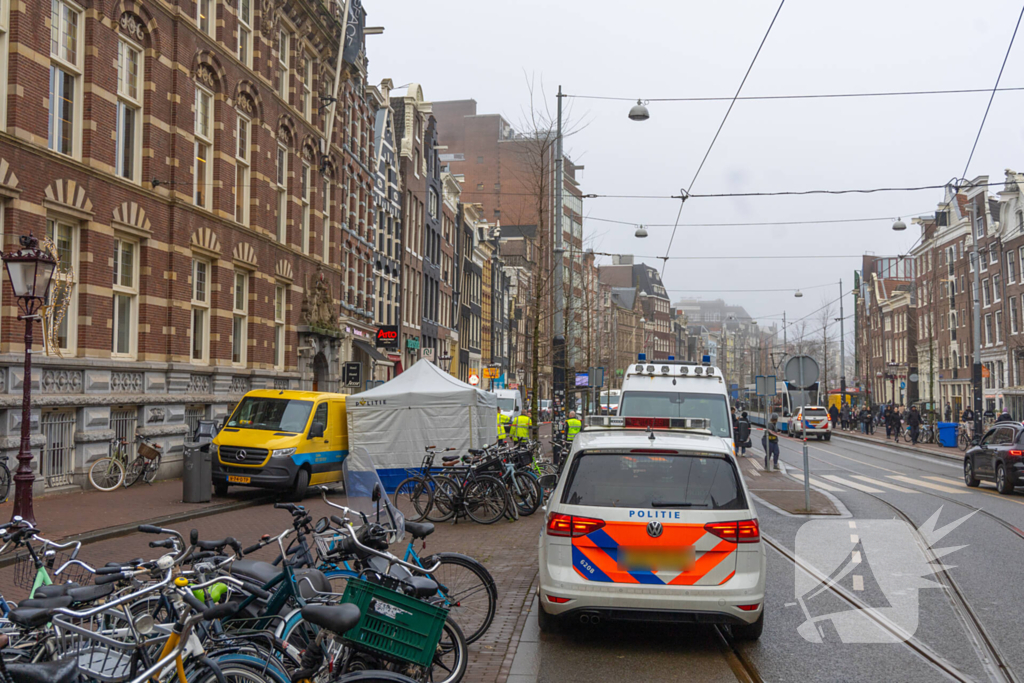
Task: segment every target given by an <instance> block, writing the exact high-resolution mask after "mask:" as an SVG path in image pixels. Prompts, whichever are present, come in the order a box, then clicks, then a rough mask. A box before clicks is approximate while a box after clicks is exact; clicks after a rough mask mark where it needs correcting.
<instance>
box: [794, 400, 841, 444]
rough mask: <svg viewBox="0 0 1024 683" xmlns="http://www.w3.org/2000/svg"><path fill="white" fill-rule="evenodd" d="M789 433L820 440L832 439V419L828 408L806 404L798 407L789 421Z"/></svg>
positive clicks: (798, 436)
mask: <svg viewBox="0 0 1024 683" xmlns="http://www.w3.org/2000/svg"><path fill="white" fill-rule="evenodd" d="M789 433H790V435H792V436H795V437H797V438H801V439H802V438H803V437H804V435H805V434H806V435H807V437H808V438H810V437H816V438H817V439H818V441H821V440H822V439H824V440H825V441H831V440H832V420H831V419H830V418H829V416H828V410H827V409H826V408H824V407H822V406H804V407H803V408H797V411H796V413H795V414H794V415H793V417H792V418H791V419H790V421H789Z"/></svg>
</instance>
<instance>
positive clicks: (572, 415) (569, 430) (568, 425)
mask: <svg viewBox="0 0 1024 683" xmlns="http://www.w3.org/2000/svg"><path fill="white" fill-rule="evenodd" d="M581 429H583V423H582V422H580V420H579V418H578V417H576V411H575V410H570V411H569V419H568V420H566V421H565V440H566V441H568V442H569V443H572V440H573V439H575V438H576V435H577V434H579V433H580V430H581Z"/></svg>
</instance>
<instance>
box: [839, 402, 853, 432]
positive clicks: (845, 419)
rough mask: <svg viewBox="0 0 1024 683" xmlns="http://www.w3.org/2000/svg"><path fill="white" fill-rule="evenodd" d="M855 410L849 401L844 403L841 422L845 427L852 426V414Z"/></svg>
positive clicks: (840, 417)
mask: <svg viewBox="0 0 1024 683" xmlns="http://www.w3.org/2000/svg"><path fill="white" fill-rule="evenodd" d="M852 412H853V410H852V409H851V408H850V404H849V403H844V404H843V408H842V410H840V411H839V422H840V424H841V425H842V428H843V429H849V428H850V415H851V413H852Z"/></svg>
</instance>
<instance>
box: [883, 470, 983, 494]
mask: <svg viewBox="0 0 1024 683" xmlns="http://www.w3.org/2000/svg"><path fill="white" fill-rule="evenodd" d="M889 479H895V480H897V481H902V482H903V483H904V484H910V485H911V486H923V487H924V488H926V489H935V490H936V491H942V492H943V493H956V494H958V495H961V494H964V493H966V491H964V490H962V489H954V488H950V487H948V486H941V485H939V484H932V483H931V482H927V481H921V480H919V479H911V478H910V477H902V476H898V475H889Z"/></svg>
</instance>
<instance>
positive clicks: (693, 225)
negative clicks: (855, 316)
mask: <svg viewBox="0 0 1024 683" xmlns="http://www.w3.org/2000/svg"><path fill="white" fill-rule="evenodd" d="M919 213H927V212H926V211H907V212H904V213H901V214H899V215H901V216H913V215H915V214H919ZM893 218H895V215H893V216H874V217H871V218H827V219H823V220H816V221H815V220H799V221H753V222H747V223H680V224H679V227H681V228H745V227H761V226H764V227H771V226H785V225H828V224H835V223H870V222H873V221H891V220H893ZM585 220H590V221H599V222H601V223H615V224H617V225H628V226H630V227H636V224H637V222H636V221H620V220H616V219H614V218H600V217H598V216H586V217H585ZM673 225H674V224H673V223H644V227H645V228H671V227H672V226H673ZM657 258H661V257H660V256H659V257H657Z"/></svg>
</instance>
